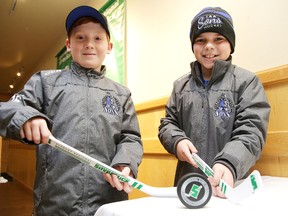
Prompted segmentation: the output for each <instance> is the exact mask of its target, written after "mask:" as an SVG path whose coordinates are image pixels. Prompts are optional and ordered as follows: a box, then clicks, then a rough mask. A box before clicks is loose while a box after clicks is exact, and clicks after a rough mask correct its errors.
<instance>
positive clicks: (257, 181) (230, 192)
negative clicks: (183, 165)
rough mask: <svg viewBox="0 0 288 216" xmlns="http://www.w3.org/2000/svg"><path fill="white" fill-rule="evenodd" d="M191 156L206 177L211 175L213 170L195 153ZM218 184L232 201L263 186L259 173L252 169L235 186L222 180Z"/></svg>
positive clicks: (236, 201) (241, 198)
mask: <svg viewBox="0 0 288 216" xmlns="http://www.w3.org/2000/svg"><path fill="white" fill-rule="evenodd" d="M192 157H193V159H194V161H195V162H196V164H197V165H198V167H199V168H200V169H201V170H202V171H203V172H204V173H205V174H206V176H207V177H210V176H213V175H214V172H213V170H212V169H211V167H209V166H208V165H207V164H206V163H205V162H204V161H203V160H202V159H201V158H200V157H199V156H198V155H197V154H195V153H193V154H192ZM219 186H220V188H221V191H222V192H223V193H224V194H225V196H226V197H227V199H228V200H230V201H231V202H233V203H240V202H242V201H243V200H244V199H246V198H248V197H250V196H251V195H252V194H254V192H255V191H256V190H258V189H260V188H261V187H263V181H262V178H261V175H260V173H259V172H258V171H257V170H254V171H253V172H252V173H251V174H250V175H249V176H248V177H247V178H246V179H245V180H244V181H243V182H242V183H241V184H239V185H238V186H237V187H235V188H232V187H230V186H229V185H228V184H227V183H226V182H225V181H224V180H222V179H221V180H220V183H219Z"/></svg>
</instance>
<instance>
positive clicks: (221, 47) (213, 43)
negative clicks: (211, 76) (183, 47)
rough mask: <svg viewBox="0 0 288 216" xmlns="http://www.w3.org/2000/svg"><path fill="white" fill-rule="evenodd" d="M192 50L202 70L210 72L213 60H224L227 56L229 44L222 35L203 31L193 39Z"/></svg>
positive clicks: (229, 51) (228, 54)
mask: <svg viewBox="0 0 288 216" xmlns="http://www.w3.org/2000/svg"><path fill="white" fill-rule="evenodd" d="M193 50H194V55H195V57H196V59H197V61H198V62H199V63H200V64H201V69H202V72H205V71H207V72H212V69H213V66H214V62H215V60H224V61H225V60H227V59H228V58H229V56H230V53H231V46H230V43H229V41H228V40H227V39H226V38H225V37H224V36H223V35H220V34H218V33H214V32H205V33H202V34H200V35H199V36H198V37H197V38H196V39H195V42H194V44H193Z"/></svg>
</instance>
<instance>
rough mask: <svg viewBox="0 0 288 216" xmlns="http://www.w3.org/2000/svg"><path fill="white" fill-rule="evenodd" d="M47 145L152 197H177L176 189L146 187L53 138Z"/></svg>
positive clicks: (51, 137) (50, 138)
mask: <svg viewBox="0 0 288 216" xmlns="http://www.w3.org/2000/svg"><path fill="white" fill-rule="evenodd" d="M48 145H50V146H52V147H54V148H56V149H58V150H59V151H61V152H63V153H65V154H67V155H69V156H71V157H73V158H75V159H76V160H78V161H80V162H82V163H84V164H87V165H89V166H91V167H93V168H94V169H96V170H98V171H101V172H102V173H109V174H111V175H112V174H114V175H116V176H117V178H118V179H119V180H120V181H122V182H127V183H128V184H129V185H130V186H131V187H133V188H136V189H138V190H140V191H142V192H144V193H146V194H148V195H150V196H153V197H178V196H177V188H176V187H152V186H149V185H146V184H144V183H142V182H140V181H138V180H136V179H134V178H132V177H130V176H128V177H127V176H124V175H123V174H122V173H121V172H120V171H118V170H116V169H114V168H112V167H110V166H108V165H106V164H104V163H102V162H100V161H98V160H96V159H95V158H92V157H90V156H89V155H87V154H84V153H83V152H81V151H79V150H77V149H75V148H73V147H71V146H69V145H67V144H65V143H63V142H61V141H60V140H57V139H56V138H55V137H53V136H50V137H49V141H48Z"/></svg>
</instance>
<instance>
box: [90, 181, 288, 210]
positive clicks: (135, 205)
mask: <svg viewBox="0 0 288 216" xmlns="http://www.w3.org/2000/svg"><path fill="white" fill-rule="evenodd" d="M262 179H263V183H264V187H263V188H261V189H260V190H258V191H256V192H255V194H253V195H252V196H251V197H249V198H247V199H246V200H244V201H243V202H242V203H241V204H233V203H231V202H230V201H229V200H227V199H221V198H217V197H214V196H212V197H211V199H210V201H209V202H208V203H207V205H206V206H204V207H203V208H200V209H188V208H186V207H185V206H184V205H183V204H182V203H181V201H180V200H179V199H178V198H157V197H145V198H139V199H133V200H128V201H121V202H115V203H110V204H105V205H103V206H101V207H100V208H99V209H98V211H97V212H96V213H95V216H144V215H145V216H148V215H149V216H152V215H157V216H158V215H159V216H188V215H189V216H192V215H195V216H208V215H213V216H214V215H221V216H226V215H227V216H232V215H233V216H234V215H247V216H248V215H249V216H250V215H251V216H253V215H255V216H256V215H257V216H258V215H259V216H260V215H261V216H264V215H272V216H274V215H276V214H277V215H278V213H280V215H285V216H287V215H288V198H287V196H288V178H281V177H271V176H262ZM134 190H135V189H134Z"/></svg>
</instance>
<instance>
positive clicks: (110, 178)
mask: <svg viewBox="0 0 288 216" xmlns="http://www.w3.org/2000/svg"><path fill="white" fill-rule="evenodd" d="M114 168H115V169H117V170H119V171H120V172H122V174H123V175H124V176H131V177H133V174H132V172H131V169H130V168H129V167H127V166H115V167H114ZM103 177H104V179H105V180H106V181H107V182H109V183H110V184H111V186H112V187H114V188H116V189H117V190H118V191H121V190H124V191H125V192H126V193H131V192H132V187H131V186H130V185H129V184H128V183H127V182H121V181H119V179H118V178H117V176H116V175H110V174H108V173H104V174H103Z"/></svg>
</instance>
